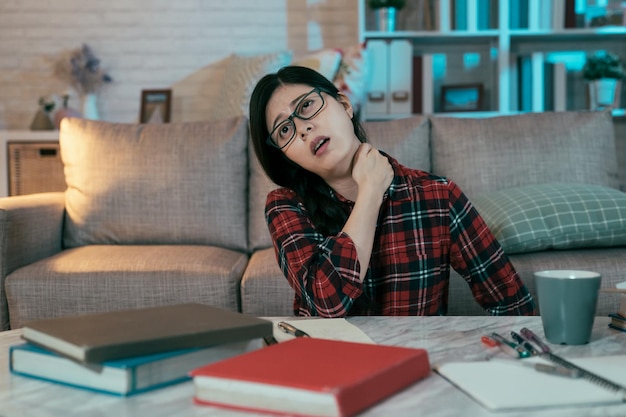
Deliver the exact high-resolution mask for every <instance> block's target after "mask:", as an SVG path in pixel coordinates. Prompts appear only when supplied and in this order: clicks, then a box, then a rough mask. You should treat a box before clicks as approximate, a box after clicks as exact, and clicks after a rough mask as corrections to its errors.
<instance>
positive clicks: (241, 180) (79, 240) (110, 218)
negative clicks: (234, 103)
mask: <svg viewBox="0 0 626 417" xmlns="http://www.w3.org/2000/svg"><path fill="white" fill-rule="evenodd" d="M247 133H248V129H247V122H246V120H245V119H244V118H242V117H240V118H233V119H228V120H223V121H219V122H212V123H211V122H206V123H185V124H183V123H181V124H155V125H150V124H148V125H135V124H121V123H108V122H98V121H91V120H83V119H65V120H64V121H63V123H62V125H61V132H60V143H61V157H62V159H63V163H64V164H65V176H66V182H67V186H68V188H67V191H66V193H65V200H66V201H65V206H66V219H65V226H64V227H65V229H64V244H65V245H66V247H76V246H82V245H90V244H204V245H215V246H221V247H225V248H230V249H237V250H246V249H247V246H246V245H247V236H246V220H247V207H246V201H247V175H248V174H247V169H246V166H247V161H248V160H247V155H246V144H247V137H248V134H247Z"/></svg>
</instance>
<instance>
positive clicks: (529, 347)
mask: <svg viewBox="0 0 626 417" xmlns="http://www.w3.org/2000/svg"><path fill="white" fill-rule="evenodd" d="M511 337H512V338H513V340H515V341H516V342H517V343H518V344H520V345H522V346H523V347H524V348H525V349H526V350H527V351H529V352H530V354H531V355H533V356H537V355H539V351H538V350H537V349H535V347H534V346H533V345H531V344H530V343H528V340H526V339H524V338H523V337H522V336H520V335H519V334H517V333H515V332H514V331H511Z"/></svg>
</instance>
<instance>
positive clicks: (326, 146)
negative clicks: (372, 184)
mask: <svg viewBox="0 0 626 417" xmlns="http://www.w3.org/2000/svg"><path fill="white" fill-rule="evenodd" d="M294 112H295V114H296V115H297V116H296V115H294ZM298 116H299V117H298ZM352 116H353V109H352V106H351V104H350V102H349V100H348V99H347V97H345V96H344V95H341V96H340V97H339V98H338V99H335V98H334V97H332V96H331V95H329V94H327V93H325V92H318V91H316V90H314V89H313V88H312V87H311V86H309V85H304V84H293V85H284V86H281V87H279V88H278V89H276V91H274V94H273V95H272V97H271V99H270V101H269V102H268V104H267V107H266V110H265V117H266V122H267V126H268V130H269V131H270V132H272V131H273V133H272V138H273V139H274V143H276V144H277V145H279V146H282V145H284V144H285V143H287V142H289V139H290V138H291V137H292V135H295V136H294V137H293V139H291V142H289V144H288V145H286V146H285V147H284V148H283V149H282V152H283V153H284V154H285V156H287V158H289V159H290V160H291V161H293V162H295V163H296V164H298V165H299V166H301V167H302V168H304V169H306V170H308V171H311V172H313V173H315V174H318V175H319V176H321V177H322V178H324V179H325V180H326V181H331V180H333V179H334V178H336V177H340V176H345V175H346V174H349V173H350V168H351V164H352V158H353V156H354V153H355V152H356V150H357V149H358V147H359V145H360V142H359V140H358V138H357V137H356V135H355V134H354V127H353V125H352ZM303 118H304V119H306V120H304V119H303Z"/></svg>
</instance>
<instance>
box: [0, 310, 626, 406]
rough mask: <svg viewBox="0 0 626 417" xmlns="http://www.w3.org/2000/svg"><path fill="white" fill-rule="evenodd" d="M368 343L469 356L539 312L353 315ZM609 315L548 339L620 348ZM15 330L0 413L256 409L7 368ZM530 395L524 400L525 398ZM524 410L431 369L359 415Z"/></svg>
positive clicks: (599, 351)
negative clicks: (483, 402) (581, 339)
mask: <svg viewBox="0 0 626 417" xmlns="http://www.w3.org/2000/svg"><path fill="white" fill-rule="evenodd" d="M348 321H349V322H350V323H352V324H354V325H356V326H358V327H359V328H361V329H362V330H363V331H364V332H365V333H366V334H368V335H369V336H370V337H371V338H372V339H373V340H374V341H375V342H378V343H385V344H392V345H401V346H410V347H418V348H424V349H426V350H428V353H429V356H430V360H431V363H437V362H441V361H446V360H459V359H466V360H475V359H478V358H480V357H482V356H484V354H485V351H484V348H483V346H482V345H481V342H480V337H481V336H482V335H484V334H488V333H491V332H494V331H496V332H499V333H502V334H508V332H509V331H510V330H515V331H519V330H520V329H521V328H522V327H528V328H529V329H531V330H533V331H534V332H536V333H537V334H538V335H540V336H543V329H542V328H541V321H540V318H539V317H354V318H350V319H349V320H348ZM608 321H609V319H608V318H606V317H598V318H596V321H595V324H594V330H593V334H592V341H591V342H590V343H588V344H586V345H583V346H557V345H551V347H552V348H553V351H554V352H555V353H557V354H560V355H562V356H565V357H567V358H575V357H585V356H607V355H616V354H626V333H624V332H619V331H616V330H612V329H610V328H608V326H607V323H608ZM20 334H21V331H20V330H12V331H8V332H0V416H1V417H25V416H42V417H48V416H59V417H60V416H63V417H71V416H77V417H78V416H80V417H85V416H116V417H125V416H128V417H131V416H132V417H140V416H146V417H160V416H186V417H193V416H232V417H237V416H239V417H246V416H253V415H255V414H251V413H242V412H236V411H227V410H222V409H217V408H213V407H207V406H199V405H194V404H193V403H192V396H193V383H192V382H186V383H182V384H178V385H175V386H172V387H168V388H164V389H159V390H155V391H150V392H147V393H144V394H140V395H137V396H131V397H128V398H120V397H115V396H109V395H104V394H97V393H93V392H89V391H83V390H79V389H75V388H68V387H64V386H62V385H57V384H53V383H47V382H43V381H39V380H35V379H30V378H26V377H21V376H16V375H10V374H9V372H8V347H9V346H10V345H12V344H16V343H19V342H20ZM529 401H531V400H530V399H529ZM531 414H532V415H533V416H538V417H541V416H544V417H582V416H598V417H600V416H602V417H611V416H615V417H617V416H620V417H623V416H626V403H624V404H621V405H612V406H602V407H577V408H567V407H565V408H558V409H550V410H539V411H538V410H533V411H532V413H531ZM531 414H529V412H528V411H520V412H497V413H493V412H489V411H488V410H487V409H485V408H483V407H482V406H480V405H479V404H478V403H477V402H475V401H474V400H472V399H471V398H469V397H468V396H466V395H465V394H464V393H463V392H461V391H459V390H458V389H456V388H455V387H454V386H453V385H451V384H450V383H449V382H447V381H446V380H445V379H443V378H441V377H440V376H439V375H437V374H435V373H433V374H431V376H430V377H428V378H426V379H425V380H422V381H420V382H418V383H416V384H414V385H412V386H411V387H409V388H408V389H406V390H404V391H402V392H399V393H397V394H396V395H394V396H393V397H390V398H389V399H387V400H385V401H383V402H381V403H379V404H378V405H375V406H374V407H372V408H370V409H368V410H366V411H364V412H363V413H361V414H359V417H373V416H385V417H387V416H394V417H401V416H411V417H413V416H418V415H419V416H427V417H428V416H432V417H448V416H450V417H452V416H454V417H457V416H469V417H483V416H497V417H512V416H519V417H522V416H524V417H526V416H528V415H531Z"/></svg>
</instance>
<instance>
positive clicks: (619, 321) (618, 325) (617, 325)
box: [609, 282, 626, 332]
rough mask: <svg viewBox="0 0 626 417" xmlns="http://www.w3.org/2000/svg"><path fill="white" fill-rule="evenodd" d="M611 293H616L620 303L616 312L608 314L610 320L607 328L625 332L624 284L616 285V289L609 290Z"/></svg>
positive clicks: (625, 283)
mask: <svg viewBox="0 0 626 417" xmlns="http://www.w3.org/2000/svg"><path fill="white" fill-rule="evenodd" d="M611 292H617V293H618V297H619V298H620V303H619V307H618V309H617V312H615V313H612V314H609V317H610V318H611V322H610V323H609V327H610V328H612V329H616V330H621V331H623V332H626V282H621V283H619V284H617V288H615V289H611Z"/></svg>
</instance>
